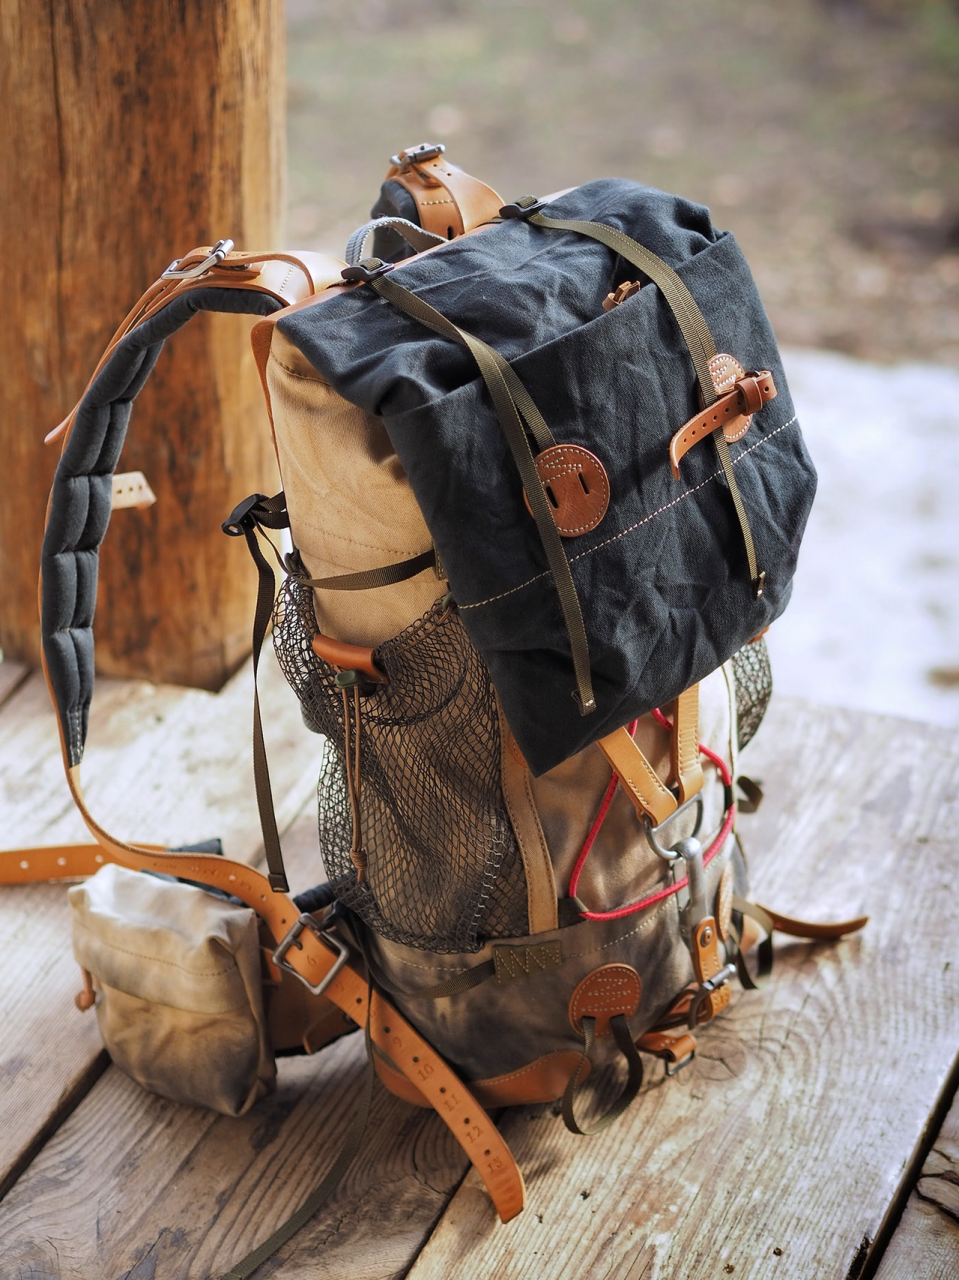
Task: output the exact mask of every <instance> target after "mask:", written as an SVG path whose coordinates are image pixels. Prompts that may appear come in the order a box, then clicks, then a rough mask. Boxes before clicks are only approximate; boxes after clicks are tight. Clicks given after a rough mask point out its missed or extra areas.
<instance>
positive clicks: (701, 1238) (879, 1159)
mask: <svg viewBox="0 0 959 1280" xmlns="http://www.w3.org/2000/svg"><path fill="white" fill-rule="evenodd" d="M743 767H744V768H745V770H746V771H747V772H750V773H752V774H754V775H755V776H757V777H759V778H761V779H762V780H763V782H764V783H765V786H766V801H765V804H764V806H763V808H762V809H761V810H760V812H759V813H758V814H757V815H755V816H754V817H753V818H751V819H749V820H748V822H747V821H746V820H745V819H744V820H743V822H742V828H743V832H744V836H745V840H746V843H747V845H748V848H749V850H750V851H751V853H752V862H751V870H752V876H753V883H754V887H755V892H756V896H757V897H758V899H759V900H760V901H766V902H769V903H770V904H771V905H773V906H775V907H776V908H777V909H781V910H782V911H783V912H786V913H792V914H794V915H807V916H809V917H811V918H814V919H815V918H819V919H824V918H830V917H832V918H846V917H848V916H850V915H854V914H859V913H860V912H863V911H865V912H868V913H869V914H870V915H871V917H872V918H871V921H870V924H869V926H868V927H867V929H866V930H865V932H864V933H863V934H862V936H861V937H859V938H854V939H850V940H847V941H845V942H842V943H839V944H835V945H834V944H818V945H807V944H785V945H784V944H783V943H782V942H780V945H779V946H778V948H777V958H776V967H775V970H774V974H773V977H772V980H771V982H770V983H769V985H768V986H767V987H766V988H765V989H764V990H762V991H759V992H756V993H751V994H747V993H743V994H741V995H738V996H737V997H736V998H734V1002H733V1004H732V1006H731V1008H730V1010H729V1011H728V1013H727V1014H724V1015H723V1016H722V1017H721V1018H720V1019H719V1020H717V1022H716V1023H715V1025H714V1026H712V1027H711V1028H709V1029H708V1030H707V1031H706V1032H705V1033H704V1034H703V1035H702V1037H701V1040H700V1045H701V1049H700V1054H699V1057H698V1058H697V1060H696V1062H695V1063H694V1064H693V1066H692V1067H691V1068H690V1069H689V1070H687V1071H686V1072H683V1073H682V1074H681V1075H680V1076H679V1077H678V1078H677V1079H676V1080H673V1081H663V1080H662V1079H661V1073H660V1071H659V1070H658V1069H657V1068H655V1067H654V1068H653V1069H651V1070H650V1072H649V1076H650V1079H649V1081H648V1083H647V1084H646V1086H645V1087H644V1090H643V1094H642V1095H641V1097H640V1100H639V1101H638V1103H637V1104H636V1106H635V1108H634V1110H633V1112H632V1113H631V1114H630V1116H629V1117H627V1118H626V1119H625V1120H623V1121H621V1122H620V1123H619V1124H618V1125H616V1126H614V1127H613V1128H612V1129H611V1130H608V1131H607V1132H605V1133H604V1134H602V1135H601V1136H600V1137H598V1138H595V1139H576V1138H573V1137H572V1136H571V1135H569V1134H568V1133H567V1132H566V1131H565V1130H564V1129H563V1127H562V1123H561V1121H560V1120H559V1119H558V1117H557V1116H556V1115H555V1114H554V1112H553V1109H551V1108H538V1109H526V1110H519V1111H511V1112H509V1113H507V1116H506V1118H505V1119H504V1121H503V1124H502V1130H503V1133H504V1136H505V1137H506V1138H507V1140H508V1141H509V1143H510V1145H511V1146H512V1148H513V1151H514V1153H515V1154H516V1156H517V1158H518V1160H519V1163H520V1166H521V1168H523V1170H524V1172H525V1174H526V1177H527V1186H528V1191H529V1197H528V1208H527V1210H526V1212H525V1213H523V1214H521V1215H520V1217H519V1218H517V1219H515V1220H514V1221H513V1222H511V1223H509V1224H508V1225H507V1226H505V1227H498V1226H495V1225H494V1220H493V1215H492V1212H491V1210H490V1206H489V1201H488V1199H487V1198H486V1196H485V1194H484V1192H483V1191H482V1189H481V1188H480V1186H479V1185H478V1184H477V1182H476V1181H475V1180H474V1178H473V1176H472V1174H470V1175H468V1176H467V1178H466V1179H465V1181H464V1183H463V1185H462V1187H461V1189H460V1190H459V1192H458V1193H457V1194H456V1195H455V1196H454V1198H453V1200H452V1201H451V1204H450V1207H449V1209H448V1210H447V1212H446V1214H445V1215H444V1216H443V1218H442V1219H441V1221H440V1223H439V1224H438V1226H437V1228H436V1230H435V1232H434V1233H433V1235H432V1237H431V1239H430V1241H429V1243H428V1244H427V1246H426V1248H425V1249H424V1251H423V1253H422V1254H421V1255H420V1257H419V1258H418V1259H417V1262H416V1264H415V1265H414V1267H413V1268H412V1270H411V1272H410V1275H409V1280H433V1278H434V1277H435V1278H436V1280H440V1278H442V1280H450V1278H457V1280H458V1278H459V1277H463V1278H464V1280H465V1278H466V1277H473V1276H476V1275H483V1276H489V1277H495V1278H496V1280H507V1278H508V1277H520V1276H528V1275H530V1274H535V1275H536V1277H537V1280H559V1278H560V1277H566V1276H568V1275H569V1274H571V1273H572V1271H575V1274H577V1275H579V1276H589V1277H597V1280H598V1278H599V1277H603V1278H604V1280H606V1277H616V1280H621V1277H625V1276H629V1277H630V1280H633V1278H634V1277H640V1276H641V1277H643V1280H656V1278H657V1277H662V1278H664V1280H665V1278H666V1277H670V1278H671V1280H672V1278H673V1277H680V1276H681V1277H683V1280H699V1278H700V1277H704V1278H705V1277H714V1276H720V1277H722V1276H725V1275H733V1276H735V1277H737V1278H738V1280H744V1278H746V1277H755V1278H756V1280H759V1278H760V1277H761V1278H762V1280H765V1278H766V1277H769V1276H774V1277H776V1280H783V1278H785V1277H790V1278H796V1280H798V1278H800V1277H802V1280H807V1278H808V1277H810V1276H830V1277H833V1276H835V1277H838V1278H840V1280H841V1278H842V1277H844V1276H846V1274H847V1271H848V1269H849V1266H850V1264H851V1262H852V1261H853V1258H854V1257H855V1255H856V1253H857V1251H858V1249H859V1246H860V1243H861V1241H862V1240H863V1238H864V1237H868V1238H869V1239H870V1240H872V1239H874V1238H875V1235H876V1232H877V1230H878V1228H879V1225H880V1223H881V1221H882V1219H883V1217H884V1215H885V1213H886V1210H887V1207H888V1206H889V1205H890V1203H891V1202H892V1200H893V1198H894V1196H895V1195H896V1193H897V1190H898V1187H899V1183H900V1179H901V1177H902V1171H903V1168H904V1166H905V1164H906V1163H907V1162H908V1160H909V1158H910V1156H911V1155H912V1153H913V1151H914V1149H915V1147H916V1145H917V1143H918V1141H919V1139H920V1136H921V1134H922V1130H923V1126H924V1124H925V1122H926V1119H927V1117H928V1115H929V1113H930V1112H931V1110H932V1108H933V1106H934V1104H935V1102H936V1100H937V1098H938V1095H939V1091H940V1089H941V1088H942V1087H943V1083H944V1081H945V1080H946V1078H947V1075H948V1073H949V1071H950V1069H951V1067H952V1064H953V1061H954V1059H955V1056H956V1039H957V1034H956V1029H957V1025H959V1017H957V1014H959V983H957V973H956V969H957V965H959V930H957V928H956V923H957V919H959V906H957V900H956V894H957V888H956V884H955V874H954V857H955V831H956V825H957V818H959V813H957V809H959V739H957V738H956V736H955V735H953V734H951V733H949V732H948V731H941V730H936V729H933V728H930V727H928V726H924V725H920V724H916V723H912V722H908V721H901V720H893V719H890V718H885V717H874V716H867V715H861V714H857V713H853V712H847V711H840V710H829V709H824V708H817V707H814V706H811V705H809V704H805V703H802V702H799V701H795V700H790V699H780V700H778V701H777V702H774V705H773V709H772V710H771V712H770V714H769V719H768V722H767V723H766V724H765V725H764V726H763V728H762V730H761V732H760V734H759V736H758V738H757V739H756V741H755V743H754V744H753V745H752V746H751V747H750V749H749V752H748V753H747V754H746V758H745V759H744V761H743ZM534 1268H535V1271H534Z"/></svg>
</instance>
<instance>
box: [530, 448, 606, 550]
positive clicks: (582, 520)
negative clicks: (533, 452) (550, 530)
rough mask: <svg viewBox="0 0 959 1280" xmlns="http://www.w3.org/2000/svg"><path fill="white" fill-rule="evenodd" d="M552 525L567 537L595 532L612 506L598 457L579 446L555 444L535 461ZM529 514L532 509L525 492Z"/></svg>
mask: <svg viewBox="0 0 959 1280" xmlns="http://www.w3.org/2000/svg"><path fill="white" fill-rule="evenodd" d="M535 461H536V470H537V471H538V472H539V478H540V480H542V482H543V488H544V489H545V491H546V498H547V501H548V502H549V507H550V511H551V513H552V516H553V522H554V523H555V525H556V528H557V530H558V531H559V533H560V534H561V535H562V537H564V538H575V537H578V536H579V534H581V533H589V531H590V530H591V529H595V528H596V526H597V525H598V524H599V522H600V521H601V520H602V518H603V516H604V515H605V514H606V509H607V508H608V506H609V478H608V477H607V475H606V469H605V467H604V466H603V464H602V463H601V462H600V460H599V458H597V457H596V455H595V454H593V453H590V451H589V450H588V449H581V448H580V447H579V445H576V444H556V445H553V447H552V448H550V449H544V450H543V452H542V453H540V454H538V455H537V457H536V459H535ZM523 497H524V498H525V499H526V506H527V509H528V510H529V512H530V514H532V507H530V505H529V498H528V497H527V496H526V494H525V493H524V495H523Z"/></svg>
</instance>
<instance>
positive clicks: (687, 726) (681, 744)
mask: <svg viewBox="0 0 959 1280" xmlns="http://www.w3.org/2000/svg"><path fill="white" fill-rule="evenodd" d="M669 765H670V777H671V781H673V782H675V784H676V786H677V788H678V789H679V803H680V804H685V803H686V801H687V800H691V799H692V797H693V796H695V795H697V794H698V793H699V792H700V791H702V789H703V766H702V762H701V760H700V758H699V685H698V684H693V685H690V687H689V688H688V689H686V690H685V692H683V693H681V694H680V695H679V697H678V698H677V699H676V701H675V703H674V704H673V731H672V733H671V734H670V735H669Z"/></svg>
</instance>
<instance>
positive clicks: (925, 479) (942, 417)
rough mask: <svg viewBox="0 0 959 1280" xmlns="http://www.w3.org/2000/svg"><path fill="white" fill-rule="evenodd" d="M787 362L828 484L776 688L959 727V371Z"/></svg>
mask: <svg viewBox="0 0 959 1280" xmlns="http://www.w3.org/2000/svg"><path fill="white" fill-rule="evenodd" d="M784 363H785V367H786V376H787V378H788V380H789V386H790V390H791V391H792V395H793V399H794V401H795V404H796V410H797V412H798V415H799V421H800V423H801V425H802V430H803V435H804V437H805V439H806V442H807V445H808V447H809V451H810V453H811V454H812V457H813V460H814V462H815V463H816V467H817V469H818V471H819V491H818V494H817V497H816V502H815V505H814V507H813V511H812V515H811V517H810V520H809V526H808V529H807V532H806V537H805V540H804V542H803V547H802V552H801V554H800V558H799V569H798V572H797V574H796V580H795V587H794V591H793V596H792V601H791V602H790V605H789V608H788V609H787V610H786V613H785V614H784V615H783V617H782V618H781V619H780V620H779V621H778V622H777V623H776V624H775V626H774V627H773V628H772V630H771V631H770V633H769V636H768V641H769V649H770V653H771V655H772V661H773V676H774V680H775V685H776V689H777V690H778V691H779V692H781V693H788V694H797V695H800V696H802V697H808V698H813V699H815V700H817V701H819V702H827V703H835V704H839V705H844V706H850V707H858V708H861V709H863V710H868V711H880V712H891V713H894V714H896V715H903V716H909V717H911V718H913V719H919V720H929V721H935V722H936V723H938V724H943V725H948V726H952V727H956V728H959V372H956V371H955V370H952V369H946V368H940V367H937V366H933V365H917V364H914V365H899V366H894V367H882V366H879V365H873V364H867V363H865V362H863V361H859V360H851V359H849V358H847V357H845V356H841V355H834V354H831V353H826V352H819V351H796V350H792V351H787V352H785V353H784Z"/></svg>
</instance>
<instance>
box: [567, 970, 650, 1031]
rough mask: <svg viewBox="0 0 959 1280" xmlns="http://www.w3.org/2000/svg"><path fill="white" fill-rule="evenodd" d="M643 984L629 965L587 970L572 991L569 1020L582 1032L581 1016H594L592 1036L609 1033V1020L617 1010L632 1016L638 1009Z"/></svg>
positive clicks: (575, 1028)
mask: <svg viewBox="0 0 959 1280" xmlns="http://www.w3.org/2000/svg"><path fill="white" fill-rule="evenodd" d="M642 994H643V983H642V979H641V978H640V976H639V974H638V973H637V972H636V970H635V969H634V968H633V967H632V965H628V964H604V965H600V967H599V968H598V969H594V970H593V971H592V973H588V974H587V975H586V977H585V978H584V979H583V980H582V982H581V983H580V984H579V986H577V988H576V990H575V991H574V992H573V994H572V997H571V998H570V1002H569V1020H570V1023H571V1025H572V1027H573V1030H574V1031H576V1032H577V1033H579V1034H582V1020H583V1018H584V1017H590V1018H595V1019H596V1027H595V1035H596V1036H597V1037H599V1036H608V1035H609V1034H610V1031H609V1020H610V1018H612V1017H613V1016H614V1015H615V1014H617V1013H622V1014H625V1015H626V1017H627V1018H631V1017H632V1016H633V1014H634V1013H635V1012H636V1010H637V1009H638V1008H639V1002H640V1000H641V998H642Z"/></svg>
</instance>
